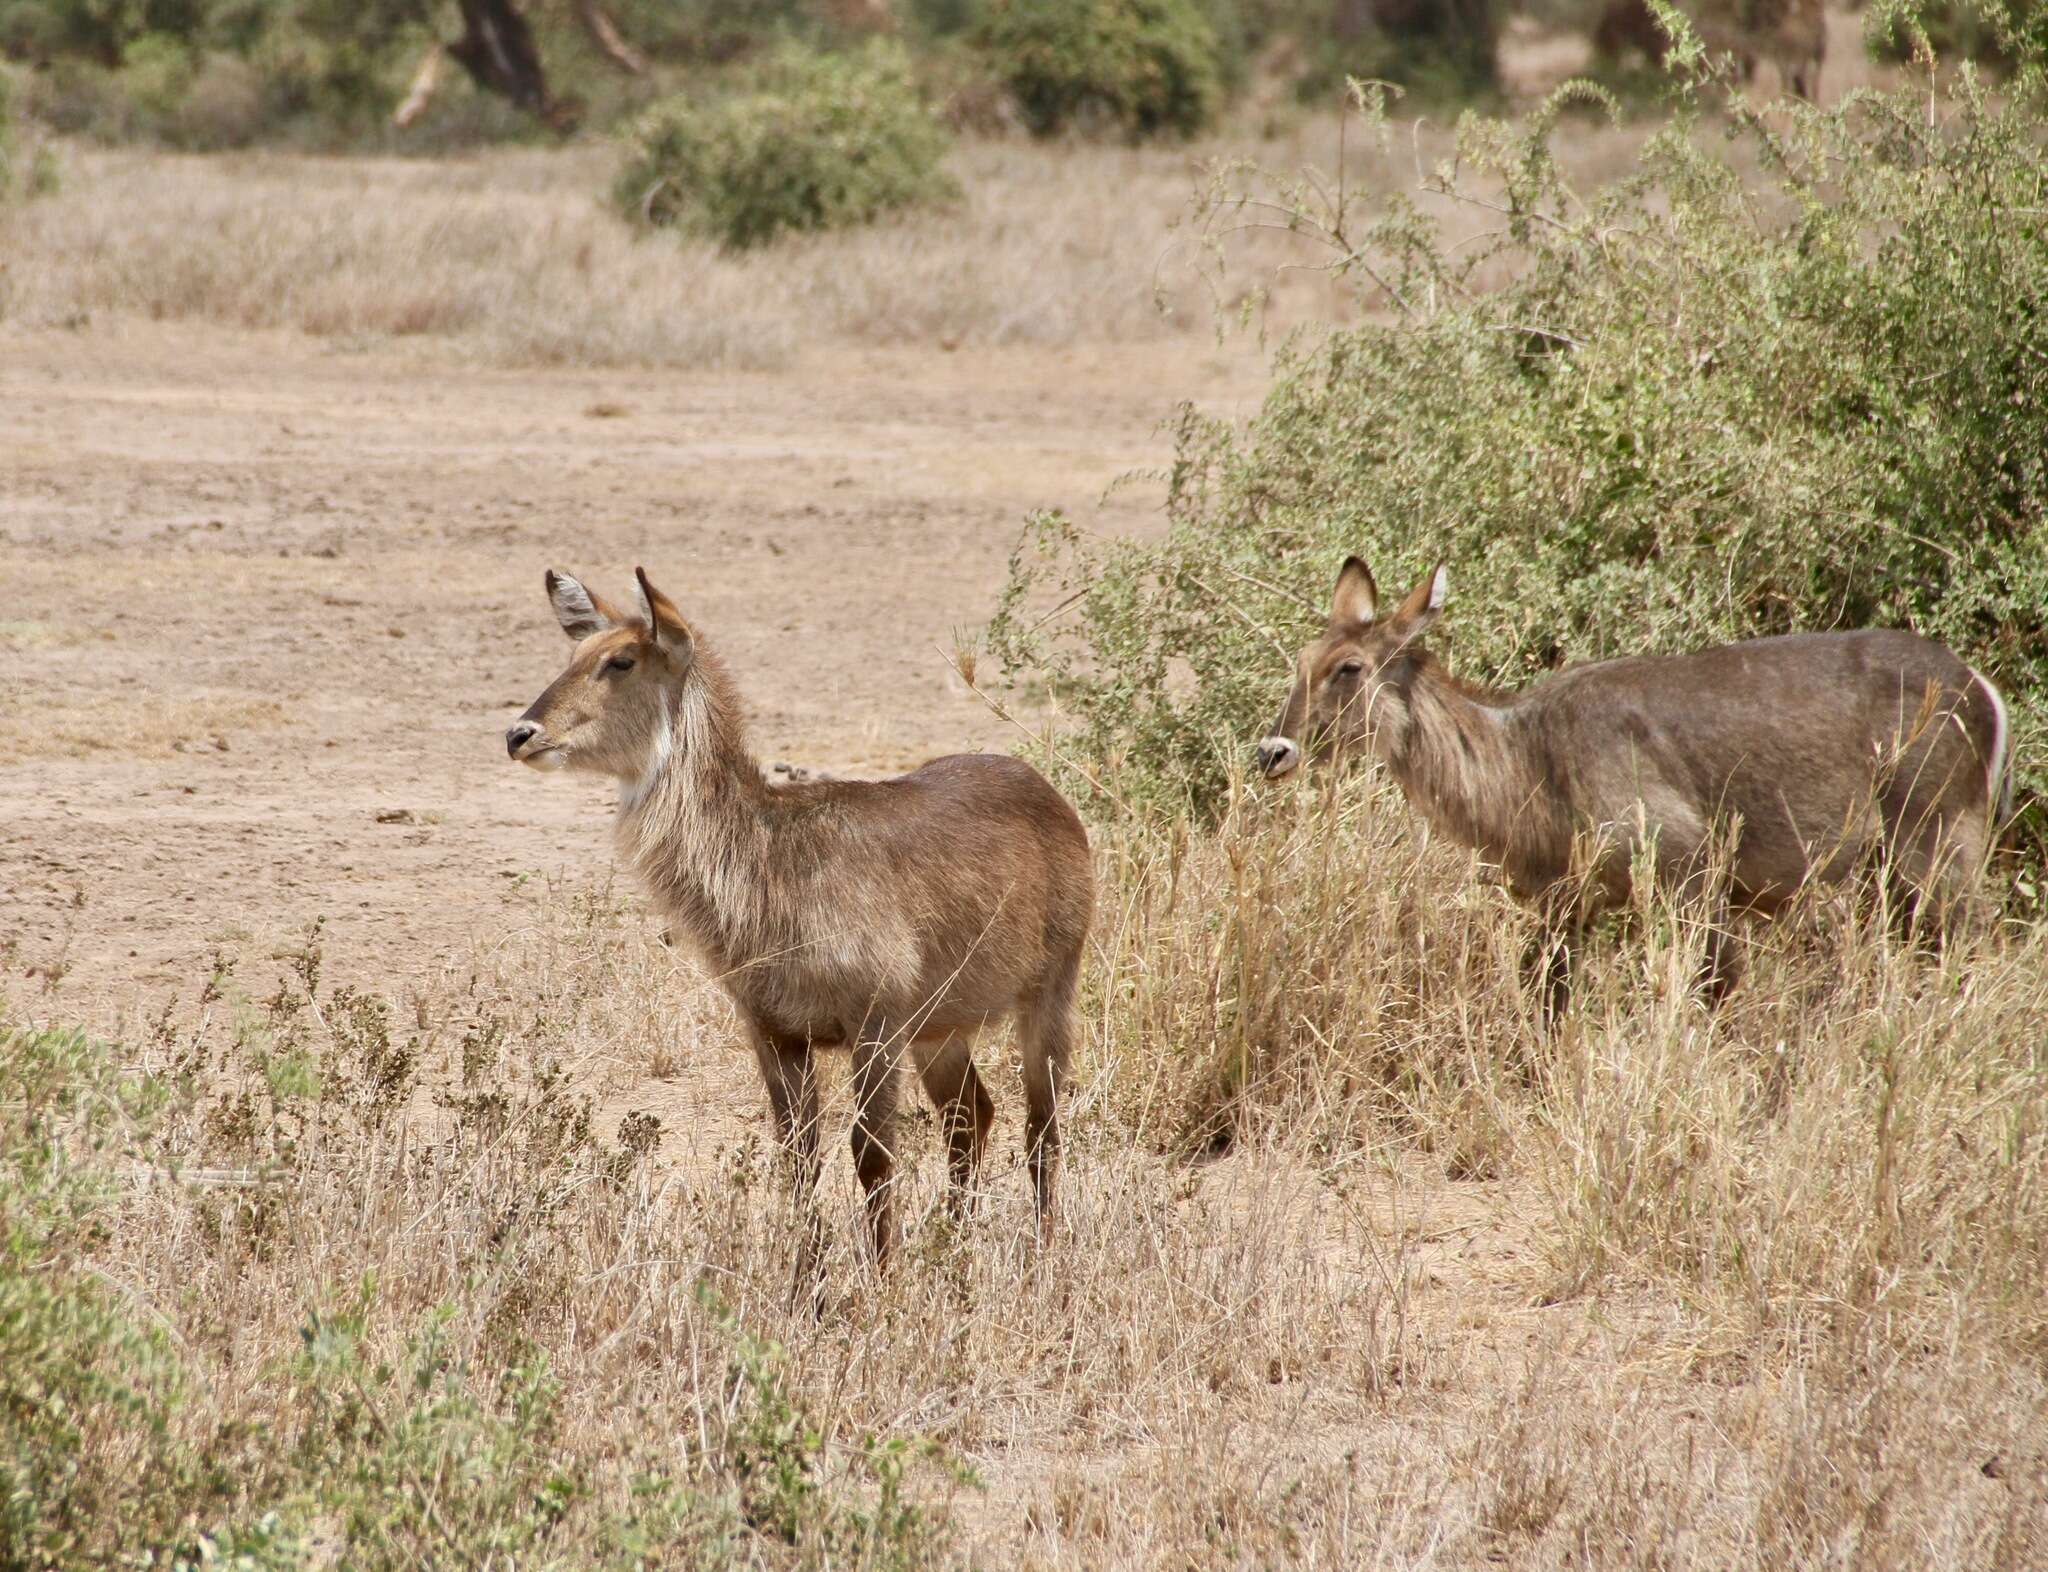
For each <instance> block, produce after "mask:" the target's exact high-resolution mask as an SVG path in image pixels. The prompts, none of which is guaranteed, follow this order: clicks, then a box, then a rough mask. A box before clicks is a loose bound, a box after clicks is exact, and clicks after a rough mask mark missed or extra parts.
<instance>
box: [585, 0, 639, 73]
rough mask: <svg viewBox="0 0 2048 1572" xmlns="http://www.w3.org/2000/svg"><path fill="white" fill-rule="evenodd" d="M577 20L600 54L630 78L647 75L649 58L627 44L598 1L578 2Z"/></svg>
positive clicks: (586, 0)
mask: <svg viewBox="0 0 2048 1572" xmlns="http://www.w3.org/2000/svg"><path fill="white" fill-rule="evenodd" d="M576 19H577V20H578V21H580V22H581V23H582V24H583V31H584V32H586V33H588V34H589V35H590V41H591V42H592V43H593V44H595V45H597V47H598V50H599V52H600V53H602V54H603V55H604V57H605V58H606V59H608V60H609V61H611V63H612V64H613V65H615V66H617V67H618V68H619V69H620V70H621V71H623V72H625V73H626V74H627V75H628V76H645V75H646V74H647V57H646V56H645V55H643V54H641V53H640V51H639V50H637V49H635V48H634V47H633V46H632V45H631V44H629V43H627V42H626V40H625V36H624V35H623V34H621V33H620V32H619V30H618V28H617V26H615V25H614V24H613V22H612V19H611V17H610V16H608V15H606V13H605V9H604V7H603V6H602V5H600V4H599V3H598V0H576Z"/></svg>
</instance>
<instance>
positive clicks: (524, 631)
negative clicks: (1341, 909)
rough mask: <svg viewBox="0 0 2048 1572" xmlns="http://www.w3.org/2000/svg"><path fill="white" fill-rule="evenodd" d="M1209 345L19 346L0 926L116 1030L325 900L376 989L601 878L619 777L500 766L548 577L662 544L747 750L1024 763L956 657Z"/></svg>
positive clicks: (0, 726) (1137, 453)
mask: <svg viewBox="0 0 2048 1572" xmlns="http://www.w3.org/2000/svg"><path fill="white" fill-rule="evenodd" d="M1257 369H1258V368H1257V364H1256V361H1255V360H1254V359H1253V358H1251V357H1250V356H1248V355H1239V354H1235V353H1234V352H1233V353H1232V354H1230V355H1226V354H1224V353H1223V352H1219V351H1217V350H1215V349H1213V348H1211V347H1210V346H1208V345H1207V344H1206V343H1205V342H1203V341H1201V340H1199V339H1198V340H1196V341H1194V342H1192V343H1190V342H1188V341H1185V340H1182V341H1174V342H1170V343H1166V344H1158V345H1136V346H1133V345H1123V346H1117V347H1113V348H1104V349H1101V350H1095V349H1080V350H1041V349H1014V350H999V349H997V350H992V349H981V350H974V351H969V352H965V353H960V354H954V355H932V354H930V353H929V352H902V353H898V352H886V351H830V352H824V351H820V352H817V353H814V354H812V355H810V356H809V357H808V358H807V359H806V361H805V363H804V365H803V367H802V368H801V369H800V370H797V371H793V372H787V373H783V372H774V373H749V372H730V371H717V372H701V373H699V372H634V371H612V370H607V371H604V372H587V371H560V372H547V371H535V372H507V371H494V370H469V369H463V368H462V367H460V366H459V365H458V366H455V367H453V368H451V367H450V366H449V365H448V364H446V363H445V361H444V362H442V363H433V362H430V361H427V360H424V359H422V358H419V357H417V356H415V355H409V354H408V353H407V352H406V351H405V350H404V349H403V348H399V349H396V350H393V349H388V348H379V349H377V350H374V351H358V352H343V353H337V352H335V351H334V350H333V349H332V348H331V347H327V346H323V345H322V344H320V343H318V342H315V341H311V340H305V339H300V338H297V337H294V336H291V335H286V334H240V335H225V336H224V335H223V334H221V333H220V332H218V331H216V330H210V329H206V328H196V327H194V328H182V327H181V328H173V327H151V326H130V327H126V328H124V329H122V330H121V331H119V332H118V333H115V334H111V335H109V334H95V333H90V332H88V333H66V332H55V333H32V334H18V335H13V336H10V337H9V338H8V340H7V342H6V349H5V353H4V355H0V404H4V406H5V407H6V408H7V410H8V411H9V414H8V420H7V428H8V429H7V432H6V435H5V437H4V439H0V440H4V447H5V466H4V470H5V479H4V482H0V580H4V582H5V584H6V586H7V590H8V593H7V601H8V605H7V607H6V608H5V611H4V614H0V690H4V692H5V694H6V699H5V702H4V705H0V936H4V939H5V940H6V941H11V942H13V943H15V944H17V945H18V946H19V947H20V953H21V955H22V958H23V959H24V960H25V961H27V962H28V963H29V964H36V965H43V966H55V965H62V966H67V967H69V968H70V969H71V970H72V971H73V972H75V973H78V974H80V975H83V976H89V977H91V978H92V979H93V982H92V987H91V990H90V997H89V998H82V999H79V1000H75V1001H74V1003H75V1004H78V1005H84V1006H89V1007H90V1009H91V1013H92V1014H93V1015H94V1016H95V1017H98V1018H104V1017H105V1016H106V1015H107V1014H108V1013H110V1012H111V1013H118V1012H119V1011H121V1010H122V1009H124V1008H126V1007H131V1006H136V1005H142V1004H145V1003H148V1002H150V1001H151V1000H152V999H153V997H154V996H155V995H158V994H160V993H162V992H163V991H165V990H166V989H168V988H170V987H172V986H174V985H177V984H179V983H181V982H183V981H184V980H185V979H186V978H189V977H190V976H191V975H192V973H193V970H194V968H195V967H197V966H199V965H201V964H203V962H204V960H205V958H206V956H207V955H208V954H209V953H210V951H211V950H212V949H213V948H214V947H215V946H217V945H225V946H228V947H229V948H231V949H232V948H238V947H242V946H249V947H254V948H260V947H262V946H263V945H265V944H268V943H270V942H271V941H273V940H275V939H276V938H278V937H279V936H281V935H283V934H285V933H287V932H291V931H296V930H297V929H299V928H301V927H303V925H304V924H305V923H306V922H307V921H309V920H310V919H311V918H312V917H314V916H316V915H318V916H324V917H325V918H326V919H327V929H326V944H327V947H328V952H329V955H330V957H331V959H332V961H333V962H334V963H335V964H336V965H338V966H341V967H343V968H345V969H347V970H349V971H358V970H360V971H362V972H363V973H364V974H366V975H373V976H377V977H380V978H383V979H386V980H387V981H388V982H390V983H391V984H392V985H393V986H394V987H396V986H397V985H400V984H402V983H403V981H404V980H406V979H407V978H409V977H416V976H418V975H420V974H421V973H423V972H424V971H426V970H428V969H430V968H431V967H433V966H434V965H435V964H436V963H437V962H438V961H439V960H441V959H443V958H445V957H446V956H447V955H448V954H449V953H450V951H451V950H452V949H453V948H456V947H459V946H461V945H463V944H464V943H466V941H467V939H468V937H469V936H472V935H474V934H476V933H477V932H478V931H479V929H480V928H488V927H489V926H490V925H491V924H492V923H493V922H494V921H495V920H496V918H497V915H498V914H499V913H500V912H501V911H502V910H503V908H504V905H505V902H506V899H507V895H508V891H509V890H510V888H511V886H512V885H513V884H514V883H515V881H517V880H518V879H519V877H520V876H521V875H531V874H541V875H548V876H555V875H562V874H568V875H571V876H573V877H574V878H575V879H577V880H579V881H580V880H582V879H585V878H597V877H601V876H602V869H603V868H604V867H605V866H607V865H608V864H609V860H610V841H609V836H608V834H607V828H608V821H609V805H608V800H607V794H606V792H605V790H604V789H603V788H601V787H598V786H595V785H591V784H587V783H565V782H563V781H559V780H546V781H544V780H541V779H539V778H537V777H534V776H533V775H531V774H529V773H528V772H525V771H522V770H516V769H513V768H512V767H510V766H509V765H508V764H507V763H506V762H505V758H504V751H503V747H502V743H501V740H500V739H501V737H502V733H503V730H504V727H505V726H506V724H507V723H508V722H509V721H510V720H511V719H512V718H513V717H514V716H516V715H517V714H518V713H519V711H520V710H521V709H523V708H524V707H525V706H526V704H527V703H528V702H529V701H530V700H531V699H532V698H533V696H534V695H535V694H537V693H538V692H539V691H540V689H541V688H542V687H543V686H544V685H545V684H546V682H547V681H548V680H549V679H550V678H551V677H552V676H553V675H554V673H555V671H556V670H557V669H558V667H559V663H560V657H561V656H562V654H563V641H562V638H561V635H560V633H559V631H558V630H557V629H556V628H555V627H554V625H553V621H552V618H551V617H550V615H549V612H548V608H547V605H546V602H545V600H544V598H543V596H542V594H541V591H540V577H541V570H542V568H543V567H546V566H550V565H555V566H562V567H570V568H573V569H574V570H575V571H577V572H579V573H582V574H585V575H587V576H589V577H590V579H591V580H592V582H593V583H596V584H598V585H600V586H605V585H610V586H612V587H613V588H614V589H620V588H621V586H622V583H623V581H625V580H626V579H627V578H628V576H629V575H630V573H631V570H632V567H633V566H634V565H635V564H636V563H638V564H644V565H645V566H646V567H647V568H648V570H649V573H650V575H651V576H653V577H654V578H655V580H656V582H657V583H659V584H661V585H662V586H663V588H665V589H667V590H668V591H669V592H670V593H671V594H672V595H674V596H675V598H676V599H677V600H678V601H679V602H680V603H681V604H682V605H684V606H685V607H687V608H688V609H689V610H690V612H691V613H692V614H694V615H696V616H698V617H699V618H701V619H702V622H703V625H704V626H705V627H706V629H708V630H709V632H710V634H711V636H712V637H713V638H714V639H715V640H716V641H717V643H718V644H719V646H720V648H721V649H722V650H724V651H725V652H726V653H727V655H728V656H729V658H730V659H731V660H732V662H733V664H734V666H735V668H736V670H737V672H738V673H739V675H740V678H741V681H742V683H743V685H744V687H745V689H746V691H747V694H748V696H749V699H750V701H751V703H752V704H753V707H754V718H755V740H756V745H757V747H758V749H759V750H760V752H761V754H762V756H763V758H764V759H788V760H797V761H801V762H803V763H806V764H810V765H818V766H825V767H828V768H833V769H838V770H845V771H850V772H854V773H887V772H890V771H894V770H898V769H902V768H907V767H910V766H912V765H914V764H916V763H917V762H919V761H920V760H922V759H924V758H928V757H931V756H934V755H936V754H939V753H945V752H952V751H958V750H970V749H977V748H986V747H996V746H1006V745H1007V742H1006V733H1008V732H1009V728H1008V727H1007V726H1005V724H1004V723H1003V722H1001V721H999V720H998V719H996V718H995V717H994V716H993V715H992V714H991V713H990V711H989V710H988V708H987V707H986V706H985V705H984V704H983V703H982V702H981V701H980V700H978V699H977V698H976V697H975V696H974V695H973V694H972V693H970V692H969V691H968V690H967V689H966V687H965V686H964V684H963V683H962V682H961V681H960V679H959V678H958V677H957V676H956V675H955V674H954V673H953V671H952V670H951V669H950V667H949V665H948V663H947V655H948V654H949V653H950V652H951V651H952V650H953V648H954V644H955V638H956V634H958V635H960V636H970V637H971V634H970V632H969V630H971V629H972V628H973V627H974V626H976V625H978V624H979V623H980V622H981V621H983V620H984V619H985V618H986V616H987V615H988V612H989V610H990V609H991V607H992V604H993V598H994V594H995V591H996V589H997V587H998V586H999V585H1000V583H1001V582H1002V576H1003V568H1004V563H1005V560H1006V557H1007V554H1008V551H1009V549H1010V546H1011V544H1012V543H1013V541H1014V540H1015V538H1016V535H1017V531H1018V528H1019V525H1020V523H1021V520H1022V518H1023V515H1024V514H1025V512H1026V511H1027V510H1028V509H1030V508H1032V507H1036V506H1043V505H1054V504H1056V505H1061V506H1065V507H1068V508H1069V509H1072V510H1076V511H1077V512H1078V513H1079V514H1081V515H1082V516H1088V517H1092V518H1093V519H1094V520H1095V522H1096V523H1097V524H1098V525H1099V527H1103V528H1107V529H1132V528H1141V527H1144V525H1145V524H1146V522H1147V521H1148V520H1149V519H1151V518H1155V517H1156V516H1157V500H1158V488H1157V486H1154V485H1145V484H1138V485H1133V486H1129V487H1125V488H1120V489H1118V490H1117V491H1116V492H1115V493H1114V494H1113V495H1110V496H1108V497H1105V496H1104V492H1105V488H1107V487H1108V486H1109V485H1110V483H1111V482H1112V481H1113V480H1115V479H1116V478H1117V477H1118V476H1120V475H1122V474H1124V473H1125V472H1126V471H1129V470H1132V469H1134V468H1138V467H1141V466H1147V465H1156V464H1158V463H1160V462H1161V461H1162V460H1163V459H1164V458H1165V456H1166V455H1167V451H1168V448H1167V441H1166V438H1165V436H1164V434H1163V433H1161V432H1160V431H1159V430H1158V421H1159V420H1160V418H1161V417H1162V415H1163V414H1164V413H1166V411H1167V410H1168V409H1169V407H1170V406H1171V404H1172V402H1173V401H1174V400H1175V399H1176V398H1177V397H1180V396H1183V395H1186V394H1189V393H1193V394H1194V395H1195V396H1197V397H1206V398H1207V399H1209V400H1215V401H1219V402H1220V403H1221V404H1223V405H1224V406H1226V407H1228V406H1232V405H1234V404H1235V403H1237V402H1240V401H1242V400H1244V399H1247V398H1249V397H1251V396H1253V395H1254V394H1255V392H1256V390H1257V387H1258V382H1257Z"/></svg>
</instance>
